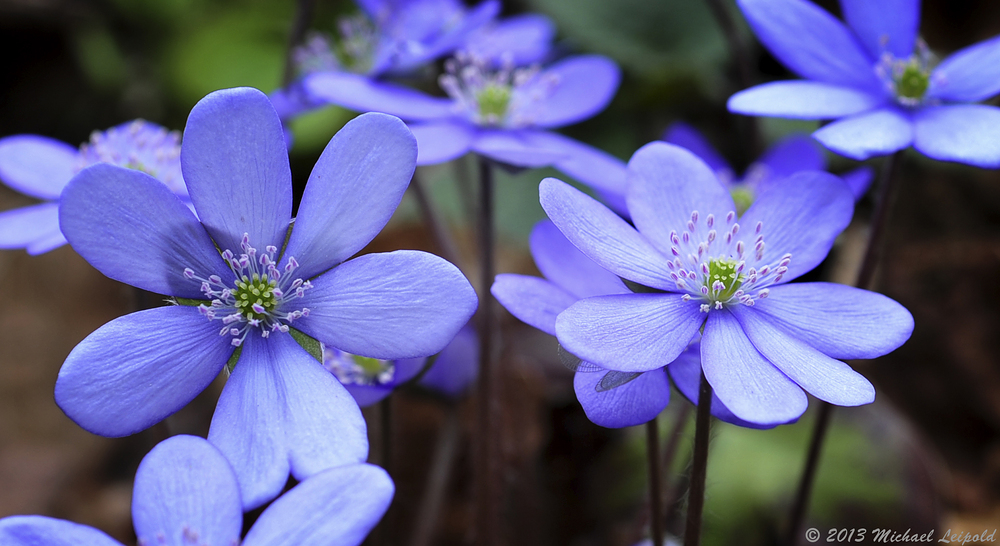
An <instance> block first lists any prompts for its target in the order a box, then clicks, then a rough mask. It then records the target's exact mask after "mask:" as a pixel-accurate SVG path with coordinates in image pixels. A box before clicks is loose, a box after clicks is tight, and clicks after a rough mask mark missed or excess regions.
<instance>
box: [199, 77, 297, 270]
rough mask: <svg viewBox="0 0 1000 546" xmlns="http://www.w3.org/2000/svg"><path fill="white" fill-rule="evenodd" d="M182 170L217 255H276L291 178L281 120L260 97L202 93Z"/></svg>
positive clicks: (241, 91) (246, 92) (245, 91)
mask: <svg viewBox="0 0 1000 546" xmlns="http://www.w3.org/2000/svg"><path fill="white" fill-rule="evenodd" d="M181 170H182V172H183V173H184V180H185V181H186V182H187V187H188V192H189V193H190V194H191V202H192V203H194V208H195V210H197V211H198V217H199V218H201V222H202V223H203V224H205V227H206V228H207V229H208V232H209V233H210V234H211V235H212V238H213V239H215V242H216V243H217V244H218V245H219V248H220V249H222V250H226V249H229V250H232V251H233V252H235V253H236V254H237V255H238V254H239V253H240V241H241V239H242V238H243V234H244V233H248V234H249V235H250V245H251V246H253V247H255V248H258V249H263V248H264V247H266V246H268V245H274V246H277V247H278V248H281V247H282V246H283V243H284V242H285V234H286V233H287V231H288V222H289V220H290V219H291V215H292V173H291V170H290V168H289V166H288V150H287V148H286V146H285V137H284V132H283V131H282V129H281V120H279V119H278V114H277V113H276V112H275V111H274V107H273V106H271V101H269V100H268V99H267V95H265V94H264V93H261V92H260V91H258V90H256V89H252V88H249V87H240V88H236V89H224V90H222V91H215V92H213V93H209V94H208V95H207V96H206V97H205V98H203V99H201V100H200V101H198V104H196V105H194V108H192V109H191V114H190V115H189V116H188V120H187V125H186V126H185V127H184V142H183V144H182V145H181Z"/></svg>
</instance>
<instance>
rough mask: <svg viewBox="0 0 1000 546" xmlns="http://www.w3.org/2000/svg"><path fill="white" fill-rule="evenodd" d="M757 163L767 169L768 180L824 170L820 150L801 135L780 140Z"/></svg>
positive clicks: (809, 139)
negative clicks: (801, 172) (802, 172)
mask: <svg viewBox="0 0 1000 546" xmlns="http://www.w3.org/2000/svg"><path fill="white" fill-rule="evenodd" d="M757 162H758V163H759V164H761V165H763V166H764V167H766V168H767V171H766V176H767V177H768V179H769V180H775V179H778V178H785V177H786V176H791V175H793V174H795V173H797V172H799V171H822V170H825V169H826V158H825V157H823V151H822V149H821V148H820V147H819V146H817V145H816V142H815V141H814V140H813V139H811V138H809V136H807V135H801V134H797V135H790V136H788V137H785V138H783V139H781V140H780V141H778V142H777V143H776V144H775V145H774V146H771V147H770V148H769V149H768V150H767V152H765V153H764V155H763V156H761V158H760V159H758V160H757ZM761 189H763V188H761Z"/></svg>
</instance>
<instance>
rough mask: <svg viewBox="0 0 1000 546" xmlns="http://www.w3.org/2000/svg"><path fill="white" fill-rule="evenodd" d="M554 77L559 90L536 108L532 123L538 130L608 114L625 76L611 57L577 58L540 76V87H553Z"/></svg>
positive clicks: (581, 56)
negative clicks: (551, 85)
mask: <svg viewBox="0 0 1000 546" xmlns="http://www.w3.org/2000/svg"><path fill="white" fill-rule="evenodd" d="M552 77H554V78H556V84H555V89H553V90H551V92H550V93H549V94H548V95H547V96H545V98H543V99H541V100H540V101H538V102H537V103H535V104H534V105H533V106H532V112H531V114H532V119H531V121H532V125H534V126H536V127H545V128H552V127H562V126H563V125H569V124H571V123H576V122H578V121H582V120H585V119H587V118H589V117H591V116H593V115H594V114H596V113H598V112H600V111H601V110H604V108H605V107H607V105H608V103H609V102H611V99H612V98H614V96H615V92H616V91H618V84H619V83H620V82H621V78H622V73H621V70H620V69H619V68H618V65H617V64H615V62H614V61H612V60H611V59H609V58H607V57H603V56H601V55H577V56H574V57H568V58H566V59H564V60H562V61H559V62H557V63H556V64H554V65H552V66H550V67H549V68H548V69H546V70H545V71H544V72H543V73H542V74H540V77H539V79H538V83H537V85H538V86H548V85H550V83H549V82H550V80H549V78H552ZM524 92H526V93H531V92H532V91H531V90H530V89H525V90H524Z"/></svg>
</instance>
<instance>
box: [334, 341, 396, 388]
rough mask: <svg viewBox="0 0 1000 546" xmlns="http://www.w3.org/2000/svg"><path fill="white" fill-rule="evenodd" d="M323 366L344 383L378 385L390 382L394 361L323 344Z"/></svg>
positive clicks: (394, 368) (392, 376) (394, 371)
mask: <svg viewBox="0 0 1000 546" xmlns="http://www.w3.org/2000/svg"><path fill="white" fill-rule="evenodd" d="M323 366H324V367H325V368H326V369H327V370H329V371H330V373H332V374H333V375H334V376H336V377H337V379H338V380H339V381H340V382H341V383H343V384H345V385H364V386H379V385H385V384H387V383H390V382H392V380H393V378H394V377H395V375H396V363H395V362H394V361H392V360H379V359H377V358H370V357H367V356H360V355H356V354H351V353H348V352H345V351H341V350H340V349H336V348H334V347H329V346H326V345H323Z"/></svg>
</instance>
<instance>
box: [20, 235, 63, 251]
mask: <svg viewBox="0 0 1000 546" xmlns="http://www.w3.org/2000/svg"><path fill="white" fill-rule="evenodd" d="M66 243H67V241H66V237H64V236H63V234H62V232H61V231H59V230H58V229H57V230H55V231H51V232H49V233H47V234H45V235H44V236H43V237H41V238H39V239H37V240H35V241H34V242H32V243H31V244H30V245H28V247H27V248H26V249H25V250H27V251H28V254H30V255H31V256H37V255H39V254H45V253H46V252H48V251H50V250H53V249H56V248H59V247H61V246H63V245H64V244H66Z"/></svg>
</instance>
